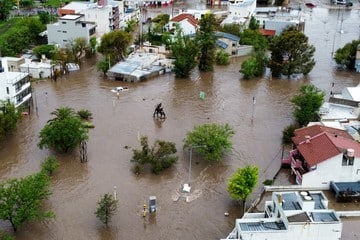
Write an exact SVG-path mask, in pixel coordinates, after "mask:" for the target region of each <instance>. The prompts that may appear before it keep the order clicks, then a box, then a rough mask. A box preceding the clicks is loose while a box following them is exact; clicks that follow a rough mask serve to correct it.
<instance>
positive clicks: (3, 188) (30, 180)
mask: <svg viewBox="0 0 360 240" xmlns="http://www.w3.org/2000/svg"><path fill="white" fill-rule="evenodd" d="M49 187H50V179H49V176H48V175H47V174H46V173H45V172H43V171H41V172H39V173H36V174H33V175H30V176H27V177H24V178H21V179H9V180H7V181H5V182H1V183H0V219H2V220H8V221H9V222H10V223H11V225H12V227H13V229H14V231H16V230H17V229H18V228H19V227H20V226H21V225H22V224H23V223H25V222H29V221H31V220H35V219H42V218H44V217H53V216H54V213H53V212H52V211H43V210H42V205H41V200H44V199H47V198H48V196H49V195H50V194H51V192H50V190H49Z"/></svg>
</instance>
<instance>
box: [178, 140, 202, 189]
mask: <svg viewBox="0 0 360 240" xmlns="http://www.w3.org/2000/svg"><path fill="white" fill-rule="evenodd" d="M205 147H206V145H196V146H189V177H188V183H185V184H184V186H183V191H184V192H190V189H191V187H190V181H191V165H192V152H193V149H194V148H205Z"/></svg>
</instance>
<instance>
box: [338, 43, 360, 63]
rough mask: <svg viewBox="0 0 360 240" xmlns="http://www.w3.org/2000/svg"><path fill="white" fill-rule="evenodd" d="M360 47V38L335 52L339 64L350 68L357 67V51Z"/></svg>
mask: <svg viewBox="0 0 360 240" xmlns="http://www.w3.org/2000/svg"><path fill="white" fill-rule="evenodd" d="M358 49H360V39H359V40H354V41H352V42H351V43H347V44H345V46H344V47H342V48H339V49H338V50H336V52H335V56H334V59H335V61H336V63H337V64H340V65H343V66H346V67H347V68H348V69H354V68H355V60H356V52H357V50H358Z"/></svg>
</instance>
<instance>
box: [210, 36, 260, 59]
mask: <svg viewBox="0 0 360 240" xmlns="http://www.w3.org/2000/svg"><path fill="white" fill-rule="evenodd" d="M215 37H216V46H217V47H218V48H221V49H223V50H224V51H225V52H227V53H228V54H229V56H246V55H249V54H250V53H251V52H252V51H253V50H254V48H253V46H248V45H240V37H238V36H236V35H233V34H230V33H224V32H215Z"/></svg>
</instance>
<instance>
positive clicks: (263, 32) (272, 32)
mask: <svg viewBox="0 0 360 240" xmlns="http://www.w3.org/2000/svg"><path fill="white" fill-rule="evenodd" d="M258 31H259V32H260V33H261V35H263V36H275V33H276V30H270V29H262V28H260V29H258Z"/></svg>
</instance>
